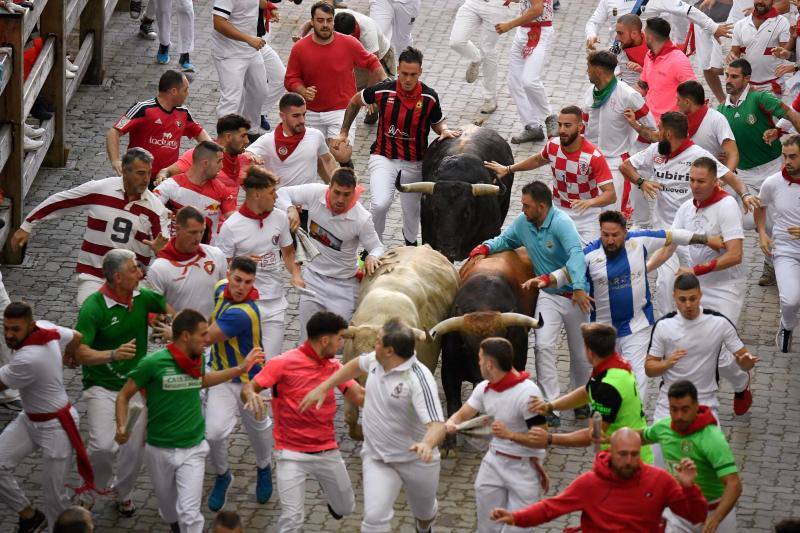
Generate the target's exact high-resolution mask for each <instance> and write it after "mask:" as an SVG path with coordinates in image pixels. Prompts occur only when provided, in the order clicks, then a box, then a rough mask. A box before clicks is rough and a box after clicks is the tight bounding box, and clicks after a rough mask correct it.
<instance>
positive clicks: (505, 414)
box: [467, 379, 546, 461]
mask: <svg viewBox="0 0 800 533" xmlns="http://www.w3.org/2000/svg"><path fill="white" fill-rule="evenodd" d="M488 385H489V381H488V380H484V381H481V382H480V383H478V384H477V385H475V388H474V389H473V390H472V394H471V395H470V397H469V399H468V400H467V405H469V406H470V407H472V408H473V409H475V410H476V411H478V412H480V413H485V414H487V415H491V416H493V417H494V419H495V421H496V422H502V423H504V424H505V425H506V427H508V429H509V431H513V432H514V433H527V432H528V424H527V422H526V421H527V420H533V419H535V418H537V416H536V413H531V412H530V411H529V410H528V402H529V401H530V399H531V396H536V397H539V398H541V397H542V392H541V391H540V390H539V387H537V386H536V384H535V383H534V382H533V381H531V380H529V379H526V380H525V381H523V382H521V383H518V384H517V385H515V386H513V387H511V388H510V389H506V390H504V391H503V392H497V391H493V390H489V389H488V388H487V387H488ZM544 423H545V420H544V418H542V420H541V424H544ZM536 425H539V423H538V422H537V423H536ZM490 446H491V448H492V449H494V450H497V451H499V452H502V453H506V454H509V455H514V456H516V457H538V458H539V460H540V461H543V460H544V458H545V455H546V453H545V450H541V449H534V448H528V447H527V446H523V445H521V444H517V443H516V442H512V441H510V440H508V439H499V438H497V437H492V442H491V444H490ZM489 453H492V450H489Z"/></svg>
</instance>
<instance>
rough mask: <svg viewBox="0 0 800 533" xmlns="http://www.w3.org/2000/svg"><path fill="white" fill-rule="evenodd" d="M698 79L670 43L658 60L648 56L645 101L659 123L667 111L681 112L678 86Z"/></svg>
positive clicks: (646, 57) (687, 62) (665, 44)
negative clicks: (679, 110) (679, 109)
mask: <svg viewBox="0 0 800 533" xmlns="http://www.w3.org/2000/svg"><path fill="white" fill-rule="evenodd" d="M695 79H697V78H696V76H695V75H694V70H692V64H691V63H690V62H689V58H688V57H686V54H684V53H683V52H681V51H680V50H679V49H678V48H676V47H675V45H674V44H672V41H669V40H668V41H667V42H665V43H664V46H663V47H662V48H661V51H660V52H659V53H658V55H657V56H655V57H653V52H648V53H647V56H645V59H644V67H642V76H641V78H640V80H641V81H642V82H644V83H646V84H647V94H646V95H645V100H646V101H647V107H649V108H650V112H651V113H652V114H653V118H655V119H656V122H658V123H660V122H661V115H663V114H664V113H666V112H667V111H677V110H678V102H677V95H678V85H680V84H681V83H683V82H685V81H688V80H695Z"/></svg>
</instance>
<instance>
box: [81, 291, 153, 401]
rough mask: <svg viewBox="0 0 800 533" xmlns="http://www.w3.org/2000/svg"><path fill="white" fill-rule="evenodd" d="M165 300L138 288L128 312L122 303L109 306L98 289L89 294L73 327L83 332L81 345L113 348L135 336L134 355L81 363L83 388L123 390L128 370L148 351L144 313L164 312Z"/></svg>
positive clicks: (151, 292) (104, 348)
mask: <svg viewBox="0 0 800 533" xmlns="http://www.w3.org/2000/svg"><path fill="white" fill-rule="evenodd" d="M166 310H167V302H166V300H165V299H164V297H163V296H161V295H160V294H158V293H155V292H153V291H151V290H149V289H145V288H142V289H139V293H138V294H137V295H136V296H134V297H133V306H132V308H131V310H130V311H128V308H127V307H125V306H124V305H121V304H117V303H114V305H112V306H111V307H109V306H108V304H107V303H106V297H105V296H103V295H102V294H101V293H100V292H95V293H94V294H92V295H91V296H89V297H88V298H87V299H86V301H85V302H83V305H82V306H81V310H80V312H79V313H78V323H77V324H76V325H75V329H76V330H77V331H79V332H80V333H81V335H83V340H82V341H81V342H82V343H83V344H85V345H87V346H89V347H90V348H94V349H95V350H113V349H115V348H119V347H120V346H121V345H123V344H125V343H126V342H128V341H130V340H131V339H136V356H135V357H134V358H133V359H128V360H127V361H116V362H114V363H106V364H104V365H84V366H83V368H82V371H83V388H84V389H88V388H89V387H93V386H95V385H99V386H101V387H103V388H106V389H108V390H112V391H118V390H120V389H122V387H123V386H124V385H125V381H126V380H127V378H126V376H127V375H128V372H130V371H131V370H133V369H134V368H135V367H136V365H137V363H138V362H139V361H141V359H142V357H144V355H145V354H146V353H147V314H148V313H164V312H166Z"/></svg>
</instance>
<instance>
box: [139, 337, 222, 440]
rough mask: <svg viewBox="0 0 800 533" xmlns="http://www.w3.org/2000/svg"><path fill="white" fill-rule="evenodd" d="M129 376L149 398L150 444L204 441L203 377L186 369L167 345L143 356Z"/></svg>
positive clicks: (148, 435)
mask: <svg viewBox="0 0 800 533" xmlns="http://www.w3.org/2000/svg"><path fill="white" fill-rule="evenodd" d="M128 377H129V378H130V379H132V380H133V381H134V382H135V383H136V386H137V387H139V388H140V389H144V391H145V394H146V398H147V444H149V445H151V446H157V447H159V448H191V447H192V446H197V445H198V444H200V443H201V442H202V441H203V438H204V437H205V432H206V423H205V419H204V418H203V410H202V408H201V405H200V389H201V388H202V385H203V380H202V378H193V377H192V376H190V375H189V374H186V373H184V372H183V370H181V369H180V367H179V366H178V363H176V362H175V360H174V359H173V358H172V355H171V354H170V353H169V351H168V350H167V349H166V348H164V349H163V350H159V351H157V352H154V353H151V354H150V355H148V356H146V357H145V358H144V359H142V360H141V361H140V362H139V364H138V365H137V366H136V368H135V369H133V371H131V373H130V374H128Z"/></svg>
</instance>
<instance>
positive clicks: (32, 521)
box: [19, 509, 47, 533]
mask: <svg viewBox="0 0 800 533" xmlns="http://www.w3.org/2000/svg"><path fill="white" fill-rule="evenodd" d="M46 522H47V519H46V518H45V516H44V513H43V512H41V511H40V510H39V509H34V510H33V516H32V517H30V518H22V517H21V516H20V517H19V533H34V532H35V531H39V529H40V528H41V527H42V526H43V525H44V524H45V523H46Z"/></svg>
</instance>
